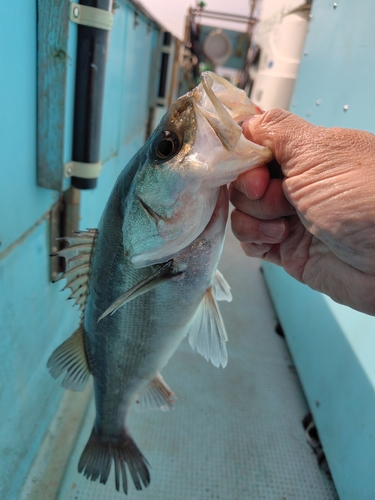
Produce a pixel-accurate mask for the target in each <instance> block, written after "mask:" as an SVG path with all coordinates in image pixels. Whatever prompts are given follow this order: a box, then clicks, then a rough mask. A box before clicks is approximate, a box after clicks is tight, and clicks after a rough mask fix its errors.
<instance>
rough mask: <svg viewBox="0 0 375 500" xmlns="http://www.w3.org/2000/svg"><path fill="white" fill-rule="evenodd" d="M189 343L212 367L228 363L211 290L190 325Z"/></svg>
mask: <svg viewBox="0 0 375 500" xmlns="http://www.w3.org/2000/svg"><path fill="white" fill-rule="evenodd" d="M188 336H189V343H190V345H191V347H192V348H193V349H196V350H197V351H198V352H199V354H201V355H202V356H203V357H204V358H205V359H206V360H207V361H211V363H212V364H213V365H214V366H217V367H219V366H220V365H221V366H222V367H223V368H224V367H225V366H226V365H227V362H228V355H227V348H226V345H225V344H226V342H227V340H228V337H227V333H226V330H225V326H224V322H223V319H222V317H221V314H220V311H219V308H218V305H217V302H216V299H215V296H214V290H213V288H212V287H211V288H209V289H208V290H207V292H206V293H205V295H204V297H203V299H202V302H201V303H200V305H199V308H198V310H197V312H196V314H195V317H194V319H193V321H192V323H191V324H190V328H189V331H188Z"/></svg>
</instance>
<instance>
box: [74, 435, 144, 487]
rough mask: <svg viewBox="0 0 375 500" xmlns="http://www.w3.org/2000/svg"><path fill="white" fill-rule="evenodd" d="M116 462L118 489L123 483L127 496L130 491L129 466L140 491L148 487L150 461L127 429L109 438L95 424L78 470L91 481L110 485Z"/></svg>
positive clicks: (116, 483) (116, 484)
mask: <svg viewBox="0 0 375 500" xmlns="http://www.w3.org/2000/svg"><path fill="white" fill-rule="evenodd" d="M112 462H113V463H114V470H115V474H114V476H115V478H114V479H115V486H116V490H117V491H120V487H121V486H122V490H123V492H124V493H125V495H127V493H128V479H127V474H126V466H127V469H128V471H129V472H130V475H131V478H132V480H133V482H134V486H135V488H136V489H137V490H142V489H143V488H147V486H148V485H149V484H150V472H149V469H148V468H149V463H148V462H147V460H146V458H145V457H144V456H143V454H142V452H141V451H140V449H139V448H138V446H137V445H136V444H135V442H134V440H133V438H132V437H131V436H130V434H129V433H128V432H127V431H125V432H123V433H122V435H120V436H118V437H117V438H116V436H115V437H114V436H111V437H106V436H103V435H102V434H99V433H97V432H96V430H95V427H94V429H93V430H92V432H91V436H90V438H89V440H88V442H87V444H86V446H85V449H84V450H83V453H82V455H81V458H80V460H79V463H78V472H82V473H83V474H84V476H85V477H87V479H90V480H91V481H96V480H97V479H99V481H100V482H101V483H102V484H106V482H107V480H108V477H109V473H110V471H111V469H112Z"/></svg>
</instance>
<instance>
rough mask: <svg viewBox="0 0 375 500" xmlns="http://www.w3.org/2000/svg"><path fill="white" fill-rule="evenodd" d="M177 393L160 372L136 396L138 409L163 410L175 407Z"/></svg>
mask: <svg viewBox="0 0 375 500" xmlns="http://www.w3.org/2000/svg"><path fill="white" fill-rule="evenodd" d="M176 399H177V398H176V395H175V394H174V392H173V391H172V389H171V388H170V387H168V385H167V384H166V383H165V381H164V379H163V377H162V376H161V375H160V374H158V375H157V376H156V377H155V378H154V380H152V381H151V382H150V383H149V385H148V386H147V387H146V389H144V390H143V391H142V392H141V393H140V394H139V396H138V397H137V398H136V400H135V403H136V409H137V410H138V411H143V410H163V411H168V410H172V409H173V403H174V402H175V400H176Z"/></svg>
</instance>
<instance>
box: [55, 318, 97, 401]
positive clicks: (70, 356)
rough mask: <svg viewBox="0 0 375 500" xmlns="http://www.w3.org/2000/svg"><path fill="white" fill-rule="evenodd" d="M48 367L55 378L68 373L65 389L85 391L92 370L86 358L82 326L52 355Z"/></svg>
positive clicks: (63, 383)
mask: <svg viewBox="0 0 375 500" xmlns="http://www.w3.org/2000/svg"><path fill="white" fill-rule="evenodd" d="M47 367H48V368H49V371H50V373H51V375H52V377H54V378H57V377H59V376H60V375H61V374H63V373H64V372H66V374H65V378H64V380H63V381H62V384H61V385H62V386H63V387H65V388H66V389H71V390H72V391H83V389H84V388H85V385H86V382H87V379H88V377H89V375H90V369H89V364H88V362H87V358H86V352H85V345H84V339H83V328H82V326H81V327H79V328H78V329H77V330H76V331H75V332H74V333H73V335H72V336H71V337H69V338H68V340H66V341H65V342H64V343H63V344H61V345H60V347H58V348H57V349H56V350H55V351H54V352H53V353H52V355H51V356H50V358H49V360H48V362H47Z"/></svg>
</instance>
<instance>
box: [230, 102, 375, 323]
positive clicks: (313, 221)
mask: <svg viewBox="0 0 375 500" xmlns="http://www.w3.org/2000/svg"><path fill="white" fill-rule="evenodd" d="M243 132H244V135H245V136H246V137H247V138H248V139H250V140H252V141H254V142H256V143H258V144H261V145H264V146H268V147H269V148H270V149H271V150H272V152H273V153H274V155H275V159H276V161H277V163H278V164H279V166H278V168H279V169H281V172H280V173H282V175H280V176H279V177H283V176H284V178H283V179H281V178H271V176H270V172H269V169H268V168H267V167H266V166H262V167H259V168H257V169H254V170H251V171H249V172H246V173H244V174H242V175H241V176H240V177H239V178H238V179H237V180H236V181H235V182H234V183H233V184H232V186H231V201H232V203H233V205H234V206H235V210H234V212H233V213H232V230H233V233H234V235H235V236H236V237H237V238H238V239H239V240H240V242H241V246H242V248H243V250H244V251H245V253H246V254H247V255H249V256H252V257H260V258H262V259H264V260H267V261H270V262H273V263H275V264H278V265H280V266H283V267H284V269H285V270H286V271H287V272H288V273H289V274H290V275H291V276H293V277H294V278H296V279H297V280H299V281H301V282H303V283H305V284H307V285H309V286H310V287H311V288H313V289H315V290H318V291H320V292H323V293H325V294H327V295H329V296H330V297H331V298H332V299H334V300H335V301H337V302H339V303H342V304H345V305H348V306H350V307H352V308H354V309H357V310H359V311H362V312H365V313H367V314H371V315H375V135H373V134H371V133H369V132H363V131H359V130H350V129H341V128H324V127H317V126H314V125H311V124H310V123H308V122H306V121H305V120H303V119H301V118H299V117H297V116H294V115H292V114H291V113H289V112H287V111H283V110H279V109H275V110H271V111H268V112H266V113H264V114H263V115H258V116H256V117H254V118H252V119H249V120H248V121H246V122H244V124H243Z"/></svg>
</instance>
